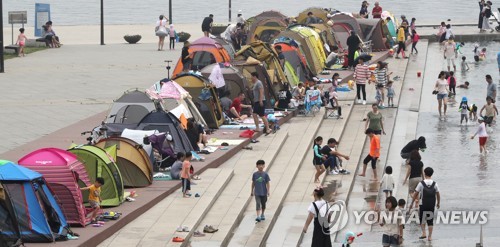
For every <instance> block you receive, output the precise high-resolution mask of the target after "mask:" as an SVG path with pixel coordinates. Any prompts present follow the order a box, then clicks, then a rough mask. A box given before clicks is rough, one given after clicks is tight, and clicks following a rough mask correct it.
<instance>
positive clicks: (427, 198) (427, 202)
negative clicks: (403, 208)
mask: <svg viewBox="0 0 500 247" xmlns="http://www.w3.org/2000/svg"><path fill="white" fill-rule="evenodd" d="M433 174H434V170H433V169H432V168H431V167H426V168H425V169H424V177H425V178H424V180H423V181H421V182H420V183H419V184H418V185H417V188H416V189H415V193H414V194H413V200H420V207H419V210H418V217H419V220H420V227H421V228H422V236H420V237H419V239H425V238H427V240H429V241H431V240H432V230H433V226H434V210H435V208H437V209H439V207H440V202H441V195H440V193H439V187H438V185H437V183H436V182H435V181H433V180H432V175H433ZM426 223H427V227H428V229H429V233H428V235H427V234H426V232H425V224H426Z"/></svg>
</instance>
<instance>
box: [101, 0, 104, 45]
mask: <svg viewBox="0 0 500 247" xmlns="http://www.w3.org/2000/svg"><path fill="white" fill-rule="evenodd" d="M101 45H104V0H101Z"/></svg>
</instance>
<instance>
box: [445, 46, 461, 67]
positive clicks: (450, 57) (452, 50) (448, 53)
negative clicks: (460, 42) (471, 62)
mask: <svg viewBox="0 0 500 247" xmlns="http://www.w3.org/2000/svg"><path fill="white" fill-rule="evenodd" d="M457 57H458V53H457V50H456V45H455V42H454V41H453V39H449V40H448V42H446V44H445V45H444V59H446V62H447V63H448V72H450V66H451V64H453V71H454V72H456V71H457V66H456V65H455V59H456V58H457Z"/></svg>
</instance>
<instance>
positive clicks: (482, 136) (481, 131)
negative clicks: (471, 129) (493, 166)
mask: <svg viewBox="0 0 500 247" xmlns="http://www.w3.org/2000/svg"><path fill="white" fill-rule="evenodd" d="M477 121H478V122H479V126H478V127H477V131H476V133H474V135H473V136H471V137H470V139H474V137H476V135H478V136H479V153H481V154H483V151H484V153H485V154H486V153H488V150H486V141H487V140H488V133H487V132H486V124H485V123H484V119H483V117H479V118H478V119H477Z"/></svg>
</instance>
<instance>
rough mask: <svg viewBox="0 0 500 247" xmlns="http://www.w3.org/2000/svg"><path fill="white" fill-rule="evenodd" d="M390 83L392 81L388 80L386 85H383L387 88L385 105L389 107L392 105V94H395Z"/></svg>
mask: <svg viewBox="0 0 500 247" xmlns="http://www.w3.org/2000/svg"><path fill="white" fill-rule="evenodd" d="M392 84H393V81H389V82H387V85H385V87H386V88H387V106H389V107H394V95H395V94H396V93H395V92H394V88H393V87H392Z"/></svg>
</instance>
